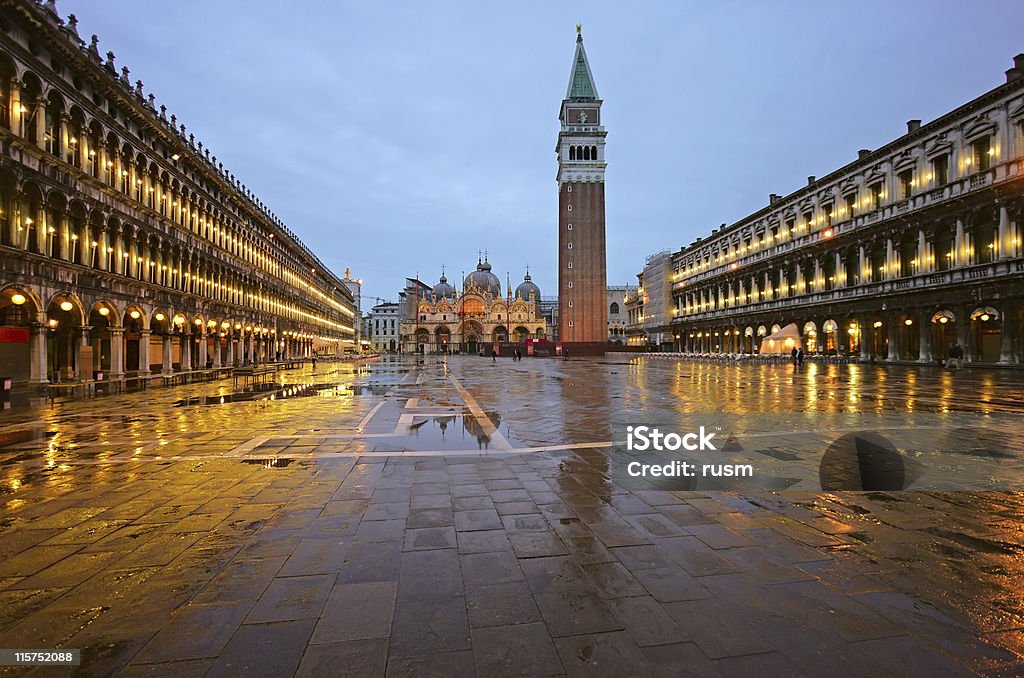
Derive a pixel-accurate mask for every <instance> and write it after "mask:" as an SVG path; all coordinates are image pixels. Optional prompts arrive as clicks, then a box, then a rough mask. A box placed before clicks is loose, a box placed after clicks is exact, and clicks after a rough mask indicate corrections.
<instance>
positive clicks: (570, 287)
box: [569, 280, 572, 290]
mask: <svg viewBox="0 0 1024 678" xmlns="http://www.w3.org/2000/svg"><path fill="white" fill-rule="evenodd" d="M569 289H570V290H571V289H572V281H571V280H570V281H569Z"/></svg>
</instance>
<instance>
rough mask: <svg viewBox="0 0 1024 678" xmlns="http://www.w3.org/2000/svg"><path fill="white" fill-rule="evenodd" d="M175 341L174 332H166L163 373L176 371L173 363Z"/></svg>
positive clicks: (164, 337) (164, 336)
mask: <svg viewBox="0 0 1024 678" xmlns="http://www.w3.org/2000/svg"><path fill="white" fill-rule="evenodd" d="M173 341H174V335H172V334H165V335H163V349H164V360H163V366H162V367H161V373H163V374H171V373H173V372H174V364H173V357H174V350H173V346H172V343H171V342H173Z"/></svg>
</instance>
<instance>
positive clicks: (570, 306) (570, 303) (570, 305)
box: [499, 301, 572, 320]
mask: <svg viewBox="0 0 1024 678" xmlns="http://www.w3.org/2000/svg"><path fill="white" fill-rule="evenodd" d="M569 308H572V301H570V302H569ZM500 319H501V318H499V320H500Z"/></svg>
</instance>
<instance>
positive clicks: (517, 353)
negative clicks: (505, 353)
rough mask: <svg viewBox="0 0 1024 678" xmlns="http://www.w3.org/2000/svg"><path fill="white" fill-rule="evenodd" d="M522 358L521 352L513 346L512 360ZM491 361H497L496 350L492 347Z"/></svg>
mask: <svg viewBox="0 0 1024 678" xmlns="http://www.w3.org/2000/svg"><path fill="white" fill-rule="evenodd" d="M522 359H523V352H522V351H521V350H520V349H519V348H518V347H517V348H513V349H512V360H513V361H515V360H522ZM491 362H492V363H496V362H498V352H497V351H496V350H494V349H491Z"/></svg>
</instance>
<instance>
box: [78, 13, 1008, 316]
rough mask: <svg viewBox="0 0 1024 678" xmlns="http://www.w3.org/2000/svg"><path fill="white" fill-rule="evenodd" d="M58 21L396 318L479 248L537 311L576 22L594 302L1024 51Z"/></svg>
mask: <svg viewBox="0 0 1024 678" xmlns="http://www.w3.org/2000/svg"><path fill="white" fill-rule="evenodd" d="M59 8H60V11H61V13H62V14H63V15H66V14H67V13H68V12H74V13H75V14H76V15H77V16H78V19H79V22H80V23H79V32H80V33H81V34H82V36H83V38H85V39H88V36H89V35H90V34H92V33H96V34H98V35H99V37H100V49H101V52H106V51H107V50H112V51H113V52H114V53H115V54H116V55H117V63H118V65H119V66H121V65H126V66H128V67H129V68H130V69H131V76H132V80H133V81H134V80H135V79H141V80H142V81H143V82H144V83H145V87H146V90H147V91H152V92H153V93H155V94H156V95H157V101H158V103H163V104H166V105H167V106H168V110H169V112H170V113H175V114H176V115H177V116H178V118H179V120H180V121H181V122H184V123H185V124H186V125H187V126H188V128H189V130H190V131H191V132H194V133H195V134H196V137H197V139H201V140H203V142H204V144H205V145H208V146H209V147H210V148H211V151H212V152H213V153H214V154H215V155H217V157H218V159H219V160H220V161H222V162H223V163H224V165H225V167H227V168H229V169H230V170H231V171H232V172H233V173H234V174H235V176H237V177H239V178H240V179H241V180H242V181H243V182H245V183H246V184H247V185H248V186H249V187H250V188H251V189H253V190H254V191H255V192H256V193H257V194H258V195H259V196H260V197H261V198H262V199H263V201H264V202H265V203H266V204H268V205H269V206H270V207H271V209H273V210H274V211H275V212H276V213H277V214H278V215H279V216H280V217H281V218H282V219H284V220H285V222H286V223H287V224H288V225H289V227H290V228H291V229H292V230H293V231H295V232H296V233H297V234H298V235H299V236H300V237H301V238H302V239H303V240H304V241H305V242H306V243H307V244H308V245H309V246H310V247H311V248H312V249H313V250H314V251H315V252H316V253H317V254H318V255H319V256H320V257H321V259H323V260H324V262H325V263H327V264H328V265H330V266H331V267H332V268H333V269H334V270H335V272H338V273H340V272H342V271H343V270H344V269H345V267H346V266H349V267H351V268H352V272H353V275H354V276H357V277H361V278H363V280H364V283H365V286H364V294H366V295H368V296H379V297H389V298H394V297H395V295H396V292H397V290H398V289H399V287H400V286H401V283H402V278H403V277H404V276H406V275H414V274H415V273H416V272H417V271H418V272H419V274H420V276H421V277H422V278H423V279H424V280H431V281H433V280H436V278H437V276H438V275H439V273H440V268H441V265H442V263H443V264H445V265H446V266H447V270H448V273H449V278H450V279H453V280H454V279H457V278H458V274H459V273H460V272H461V271H467V272H468V270H470V269H472V268H473V267H474V266H475V264H476V256H477V251H478V250H483V249H487V250H489V252H490V260H491V263H492V264H493V266H494V270H495V272H496V273H498V274H499V275H500V277H501V278H502V281H503V282H504V278H505V272H506V271H509V272H511V275H512V280H513V285H515V284H516V282H517V281H518V280H520V279H521V278H522V273H523V267H524V266H525V265H526V264H529V265H530V271H531V274H532V275H533V277H534V280H535V281H536V282H537V283H538V284H539V285H540V286H541V289H542V291H543V293H544V294H545V295H553V294H554V293H555V284H556V272H555V262H556V251H555V247H556V242H557V231H556V223H557V222H556V218H557V214H556V208H557V194H556V191H557V187H556V185H555V169H556V166H555V155H554V144H555V139H556V137H557V133H558V119H557V116H558V107H559V103H560V101H561V98H562V97H563V96H564V95H565V88H566V84H567V82H568V78H569V69H570V65H571V60H572V54H573V47H574V40H575V25H576V23H577V22H579V23H582V24H583V35H584V40H585V44H586V47H587V53H588V56H589V58H590V64H591V68H592V70H593V73H594V78H595V80H596V82H597V87H598V90H599V92H600V94H601V96H602V97H603V98H604V101H605V104H604V116H603V117H604V123H605V127H606V128H607V130H608V145H607V149H606V150H607V159H608V163H609V165H608V175H607V186H606V193H607V197H606V200H607V223H608V253H609V254H608V280H609V283H626V282H629V283H635V281H636V280H635V274H636V273H637V272H638V271H639V270H640V268H641V267H642V265H643V259H644V257H645V256H646V255H647V254H650V253H652V252H655V251H658V250H660V249H665V248H668V249H673V250H674V249H678V248H679V247H680V246H682V245H684V244H686V243H689V242H690V241H691V240H692V239H693V238H694V237H695V236H698V235H701V236H703V235H705V234H706V233H708V232H709V231H710V230H711V229H712V228H714V227H716V226H718V225H719V224H720V223H723V222H729V223H731V222H733V221H735V220H737V219H739V218H741V217H743V216H745V215H747V214H749V213H751V212H753V211H755V210H757V209H759V208H760V207H762V206H764V205H765V204H766V203H767V200H768V194H769V193H773V192H774V193H780V194H786V193H789V192H791V191H793V190H795V189H797V188H799V187H800V186H801V185H803V184H804V183H806V181H807V176H808V175H812V174H813V175H818V176H822V175H824V174H827V173H828V172H830V171H832V170H834V169H837V168H838V167H840V166H842V165H844V164H846V163H847V162H849V161H850V160H852V159H853V158H855V157H856V154H857V149H859V148H877V147H878V146H880V145H882V144H884V143H886V142H888V141H890V140H892V139H894V138H896V137H898V136H900V135H901V134H903V133H904V132H905V129H906V127H905V123H906V121H907V120H909V119H911V118H921V119H923V120H925V121H926V122H927V121H928V120H931V119H933V118H935V117H937V116H939V115H941V114H943V113H945V112H947V111H949V110H951V109H952V108H954V107H956V106H959V105H960V104H963V103H965V102H967V101H968V100H970V99H972V98H974V97H976V96H978V95H980V94H981V93H983V92H985V91H987V90H989V89H991V88H992V87H995V86H996V85H998V84H1000V83H1002V82H1003V81H1004V77H1003V71H1004V70H1006V69H1007V68H1009V67H1010V66H1011V59H1012V57H1013V55H1015V54H1018V53H1021V52H1024V37H1022V34H1021V32H1020V26H1021V25H1024V3H1020V2H1016V1H1012V2H1011V1H1010V0H1004V1H1001V2H993V1H991V0H989V1H985V0H982V1H980V2H971V3H964V2H948V1H941V0H940V1H933V2H924V1H921V2H917V1H907V2H899V3H891V2H875V1H870V0H869V1H867V2H858V3H839V2H791V3H781V2H714V3H711V2H708V3H688V2H664V3H654V2H634V3H622V2H588V3H563V2H541V1H537V2H522V3H500V4H499V3H480V2H475V3H474V2H462V3H456V2H446V1H445V0H439V1H437V2H431V3H420V2H393V3H372V2H371V3H367V2H358V3H357V2H348V1H340V2H312V1H310V2H305V1H297V2H290V3H284V2H242V1H241V0H218V1H217V2H199V1H193V0H178V1H176V2H174V3H169V4H168V3H156V2H138V0H104V1H103V2H96V1H95V0H60V2H59ZM370 303H371V304H372V301H371V302H370ZM368 305H370V304H367V303H366V302H364V307H365V306H368Z"/></svg>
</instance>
